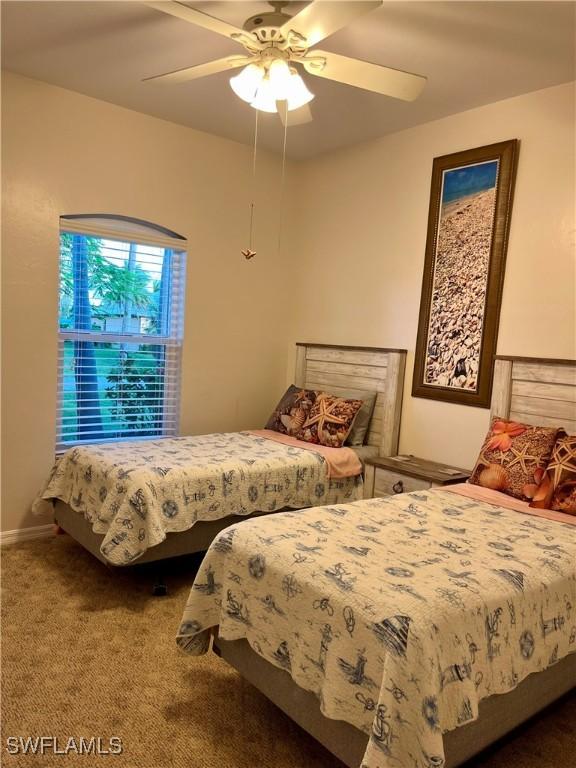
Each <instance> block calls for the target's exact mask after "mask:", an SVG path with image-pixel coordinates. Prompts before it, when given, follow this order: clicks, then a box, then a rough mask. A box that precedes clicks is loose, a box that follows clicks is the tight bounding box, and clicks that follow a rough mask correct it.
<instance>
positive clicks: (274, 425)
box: [266, 384, 318, 439]
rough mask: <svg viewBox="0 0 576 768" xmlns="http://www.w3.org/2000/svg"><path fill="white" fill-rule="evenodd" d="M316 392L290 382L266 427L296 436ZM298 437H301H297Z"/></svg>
mask: <svg viewBox="0 0 576 768" xmlns="http://www.w3.org/2000/svg"><path fill="white" fill-rule="evenodd" d="M317 394H318V393H317V392H316V391H315V390H313V389H303V388H302V387H297V386H296V385H295V384H291V385H290V386H289V387H288V389H287V390H286V392H285V393H284V395H283V396H282V399H281V400H280V402H279V403H278V405H277V406H276V408H275V409H274V410H273V412H272V415H271V416H270V418H269V419H268V422H267V424H266V429H272V430H274V432H281V433H282V434H284V435H291V436H292V437H298V432H299V431H300V429H301V428H302V425H303V424H304V422H305V421H306V419H307V418H308V416H309V415H310V409H311V408H312V405H313V403H314V401H315V400H316V396H317ZM298 439H301V438H299V437H298Z"/></svg>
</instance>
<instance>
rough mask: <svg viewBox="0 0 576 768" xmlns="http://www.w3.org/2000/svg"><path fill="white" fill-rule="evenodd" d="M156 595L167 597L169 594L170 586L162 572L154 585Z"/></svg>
mask: <svg viewBox="0 0 576 768" xmlns="http://www.w3.org/2000/svg"><path fill="white" fill-rule="evenodd" d="M152 594H153V595H154V597H165V596H166V595H167V594H168V586H167V585H166V582H165V581H164V579H163V577H162V576H160V574H157V575H156V577H155V579H154V583H153V585H152Z"/></svg>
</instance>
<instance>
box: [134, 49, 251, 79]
mask: <svg viewBox="0 0 576 768" xmlns="http://www.w3.org/2000/svg"><path fill="white" fill-rule="evenodd" d="M252 61H253V59H252V58H251V57H250V56H227V57H226V58H224V59H215V60H214V61H208V62H206V64H197V65H196V66H194V67H185V68H184V69H176V70H174V71H173V72H164V73H163V74H161V75H152V77H145V78H144V80H143V82H146V81H148V80H162V81H163V82H166V83H185V82H187V81H188V80H196V79H197V78H199V77H206V76H207V75H215V74H216V73H217V72H224V71H226V70H227V69H236V68H238V67H244V66H246V65H248V64H251V63H252Z"/></svg>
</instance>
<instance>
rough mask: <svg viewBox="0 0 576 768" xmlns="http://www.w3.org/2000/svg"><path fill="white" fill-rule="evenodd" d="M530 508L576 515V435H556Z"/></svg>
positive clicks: (563, 433)
mask: <svg viewBox="0 0 576 768" xmlns="http://www.w3.org/2000/svg"><path fill="white" fill-rule="evenodd" d="M530 506H531V507H537V508H538V509H554V510H556V511H557V512H566V513H567V514H569V515H576V435H567V434H566V433H565V432H564V431H562V432H561V433H560V434H559V435H558V439H557V440H556V443H555V445H554V449H553V451H552V456H551V458H550V461H549V462H548V466H547V467H546V470H545V471H544V472H543V473H542V479H541V482H540V485H539V487H538V489H537V490H536V492H535V494H534V498H533V499H532V501H531V502H530Z"/></svg>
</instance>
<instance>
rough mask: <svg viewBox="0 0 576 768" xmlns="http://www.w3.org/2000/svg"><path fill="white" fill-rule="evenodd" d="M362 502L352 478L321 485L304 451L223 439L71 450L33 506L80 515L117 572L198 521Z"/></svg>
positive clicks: (317, 467) (321, 467)
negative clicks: (59, 507) (61, 506)
mask: <svg viewBox="0 0 576 768" xmlns="http://www.w3.org/2000/svg"><path fill="white" fill-rule="evenodd" d="M361 496H362V478H361V476H357V477H349V478H344V479H329V477H328V465H327V463H326V460H325V459H324V458H323V457H322V456H320V455H319V454H317V453H315V452H314V451H313V450H306V449H302V448H295V447H292V446H286V445H282V444H281V443H277V442H274V441H272V440H267V439H265V438H262V437H256V436H255V435H251V434H249V433H247V432H232V433H225V434H213V435H200V436H197V437H178V438H171V439H164V440H154V441H149V440H147V441H145V442H144V441H142V442H130V443H109V444H101V445H89V446H81V447H77V448H72V449H70V450H69V451H67V452H66V453H65V454H64V456H63V457H62V458H61V459H60V461H59V462H58V463H57V464H56V465H55V467H54V470H53V474H52V477H51V478H50V480H49V482H48V485H47V487H46V489H45V490H44V492H43V494H42V499H44V500H49V501H51V500H54V499H61V500H62V501H64V502H65V503H66V504H69V505H70V506H71V507H72V509H74V510H75V511H76V512H79V513H82V514H83V515H84V516H85V517H86V518H87V519H88V520H89V521H90V522H91V524H92V528H93V530H94V532H95V533H101V534H104V539H103V541H102V545H101V548H100V550H101V552H102V554H103V555H104V556H105V557H106V559H107V560H108V561H109V562H111V563H113V564H115V565H126V564H128V563H131V562H134V561H135V560H136V559H137V558H138V557H140V556H141V555H142V554H143V553H144V552H145V551H146V550H147V549H148V548H149V547H153V546H155V545H156V544H159V543H160V542H162V541H163V540H164V539H165V538H166V534H167V533H169V532H174V531H185V530H187V529H189V528H191V527H192V526H193V525H194V523H195V522H197V521H199V520H217V519H220V518H222V517H226V516H227V515H249V514H251V513H252V512H273V511H275V510H278V509H282V508H285V507H290V508H294V509H298V508H301V507H310V506H313V505H314V504H319V503H328V504H332V503H338V502H344V501H351V500H354V499H357V498H360V497H361Z"/></svg>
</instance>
